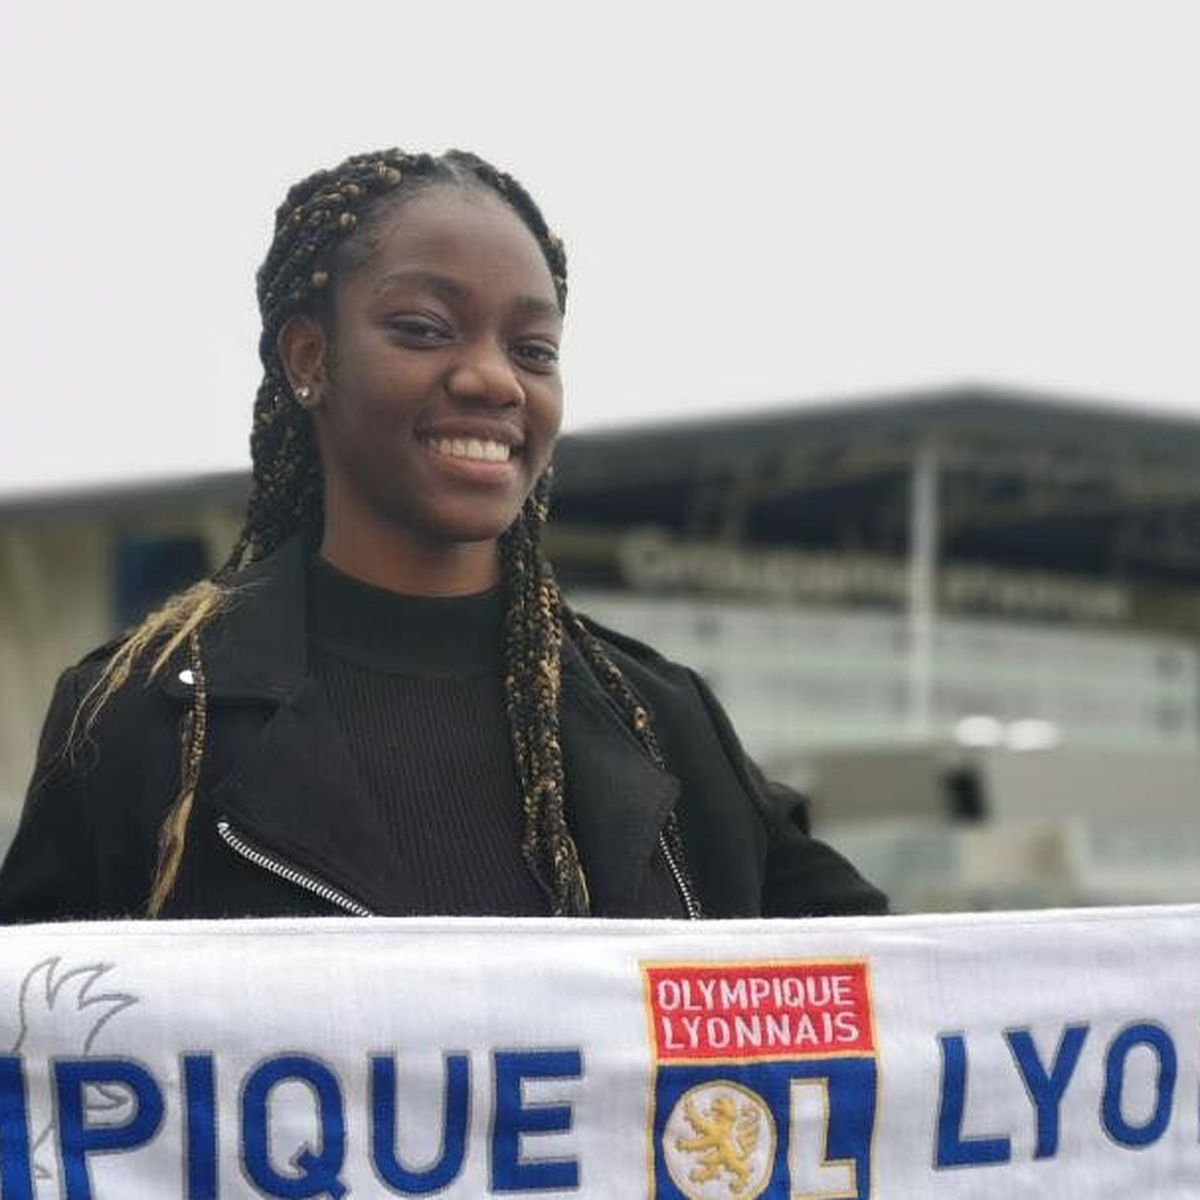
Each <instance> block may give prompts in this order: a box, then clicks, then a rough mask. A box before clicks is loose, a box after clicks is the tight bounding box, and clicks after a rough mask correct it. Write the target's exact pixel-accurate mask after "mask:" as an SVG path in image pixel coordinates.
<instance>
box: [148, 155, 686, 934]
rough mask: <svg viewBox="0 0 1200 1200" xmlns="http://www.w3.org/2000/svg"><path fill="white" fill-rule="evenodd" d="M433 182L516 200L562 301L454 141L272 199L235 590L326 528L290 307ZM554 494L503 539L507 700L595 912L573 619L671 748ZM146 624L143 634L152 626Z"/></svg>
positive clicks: (548, 243)
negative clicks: (604, 615)
mask: <svg viewBox="0 0 1200 1200" xmlns="http://www.w3.org/2000/svg"><path fill="white" fill-rule="evenodd" d="M439 184H440V185H445V184H453V185H458V186H464V187H480V188H485V189H487V190H489V191H491V192H493V193H495V194H497V195H499V196H500V197H501V198H502V199H503V200H504V201H505V202H506V203H507V204H508V205H509V206H510V207H511V208H512V209H513V211H514V212H516V214H517V215H518V216H519V217H520V218H521V220H522V221H523V222H524V224H525V225H526V227H527V228H528V229H529V230H530V232H531V233H532V234H533V236H534V237H535V238H536V239H537V242H538V245H539V246H540V247H541V250H542V254H543V255H544V257H545V260H546V264H547V266H548V267H549V269H550V273H551V276H552V278H553V281H554V287H555V292H556V294H557V297H558V303H559V307H560V309H561V310H564V311H565V308H566V298H567V264H566V255H565V253H564V251H563V246H562V243H561V242H560V241H559V239H558V238H557V237H555V236H554V234H552V233H551V232H550V229H549V228H548V226H547V225H546V222H545V219H544V218H543V216H542V214H541V211H540V210H539V209H538V207H537V205H536V204H535V203H534V201H533V199H532V198H531V197H530V195H529V194H528V192H526V191H525V189H524V188H523V187H522V186H521V185H520V184H519V183H518V182H517V181H516V180H515V179H513V178H512V177H511V176H509V175H506V174H504V173H503V172H502V171H499V170H497V169H496V168H495V167H493V166H491V165H490V164H489V163H486V162H484V161H483V159H481V158H478V157H476V156H475V155H473V154H467V153H464V152H461V151H456V150H451V151H448V152H447V153H446V154H444V155H442V156H440V157H436V158H435V157H433V156H431V155H428V154H405V153H403V152H402V151H400V150H384V151H380V152H377V153H372V154H359V155H355V156H353V157H352V158H349V159H347V160H346V161H345V162H343V163H342V164H341V165H340V166H337V167H335V168H334V169H332V170H328V171H317V172H316V173H315V174H313V175H310V176H309V177H308V178H307V179H304V180H302V181H301V182H299V183H297V184H296V185H295V186H294V187H292V188H291V189H290V190H289V191H288V194H287V197H286V199H285V200H284V202H283V204H281V205H280V207H279V209H278V210H277V211H276V214H275V236H274V239H273V241H272V243H271V247H270V249H269V250H268V252H267V256H266V259H265V260H264V261H263V264H262V266H261V267H260V268H259V271H258V275H257V284H258V301H259V309H260V312H261V314H262V333H261V336H260V338H259V358H260V360H261V361H262V366H263V379H262V383H261V384H260V386H259V389H258V394H257V397H256V399H255V403H254V421H253V427H252V430H251V435H250V451H251V458H252V462H253V485H252V489H251V494H250V499H249V502H248V504H247V510H246V519H245V522H244V524H243V527H242V530H241V533H240V534H239V536H238V538H237V541H236V543H235V545H234V548H233V550H232V552H231V553H230V556H229V558H228V559H227V560H226V562H225V564H224V565H223V566H222V567H221V568H220V570H219V571H218V572H217V574H216V576H215V577H214V582H215V583H216V584H217V585H220V586H221V587H224V588H228V587H230V586H232V585H233V584H235V583H236V577H237V575H238V573H239V572H240V571H241V570H242V569H243V568H245V567H246V566H248V565H249V564H250V563H253V562H256V561H257V560H259V559H261V558H263V557H265V556H266V555H268V554H270V553H271V552H272V551H273V550H275V549H276V548H277V547H278V546H279V545H280V544H281V543H282V542H283V541H285V540H286V539H287V538H288V537H289V536H291V535H292V534H293V533H295V532H296V531H298V530H300V529H309V530H313V531H315V530H319V529H320V527H321V522H322V518H323V507H322V491H321V474H320V464H319V461H318V456H317V450H316V442H315V436H314V432H313V425H312V419H311V416H310V414H309V413H308V412H307V411H306V410H304V409H303V408H301V407H300V405H299V404H297V403H296V402H295V401H294V399H293V397H292V395H291V390H290V387H289V385H288V381H287V379H286V376H285V375H284V371H283V364H282V363H281V362H280V359H279V355H278V352H277V349H276V345H277V339H278V336H279V333H280V330H281V329H282V328H283V326H284V324H285V323H286V322H287V321H288V320H289V318H291V317H292V316H295V315H296V314H300V313H304V314H307V315H310V316H313V317H315V318H316V319H318V320H326V319H328V317H329V315H330V300H329V297H330V295H331V293H332V291H333V282H334V280H335V279H336V278H337V277H338V276H339V275H340V274H342V273H345V272H348V271H352V270H353V269H354V268H355V267H356V266H357V265H359V264H360V263H361V262H363V261H365V260H366V258H368V257H369V255H370V253H371V250H372V248H373V241H372V237H373V234H374V232H375V229H376V225H377V223H378V221H379V219H380V217H381V216H382V215H383V214H384V213H386V212H387V211H388V210H389V208H390V204H391V203H395V202H397V201H399V200H400V199H401V198H404V197H407V196H409V195H410V194H412V193H413V192H414V191H415V190H417V189H419V188H422V187H430V186H436V185H439ZM549 490H550V479H549V472H547V474H546V475H545V476H543V478H542V479H540V480H539V481H538V483H537V486H536V487H535V489H534V491H533V493H532V495H531V496H530V497H529V499H528V500H527V501H526V503H525V506H524V508H523V510H522V512H521V514H520V516H519V517H518V518H517V520H516V521H515V522H514V523H513V525H512V526H511V527H510V528H509V529H508V530H507V531H506V532H505V534H504V535H503V536H502V538H501V540H500V556H501V571H502V576H503V579H504V583H505V587H506V593H507V614H506V618H505V663H506V672H505V693H506V711H507V716H508V721H509V726H510V730H511V737H512V745H513V750H514V756H515V760H516V767H517V774H518V777H519V781H520V786H521V792H522V798H523V799H522V804H523V811H524V834H523V838H522V851H523V854H524V857H525V860H526V862H527V863H528V864H529V866H530V868H531V869H532V870H533V871H534V873H535V874H536V875H537V877H538V878H539V879H540V880H541V881H542V883H543V885H544V886H545V888H546V889H547V891H548V893H549V896H550V899H551V906H552V910H553V912H554V913H555V914H558V915H586V914H587V913H588V912H589V910H590V903H589V899H588V892H587V884H586V881H585V879H584V875H583V870H582V868H581V866H580V862H579V855H578V852H577V850H576V847H575V843H574V841H573V839H572V837H571V833H570V829H569V825H568V821H567V802H566V784H565V781H564V778H563V761H562V747H561V744H560V741H559V736H560V735H559V707H560V701H561V688H562V675H561V660H560V650H561V644H562V637H563V630H564V625H565V626H566V628H567V629H568V631H569V633H570V636H571V637H572V638H573V639H574V640H576V641H577V642H578V643H579V645H580V647H581V649H582V651H583V653H584V654H585V655H586V657H587V659H588V661H589V662H590V663H591V664H592V666H593V668H594V669H595V670H596V672H597V674H598V675H599V677H600V679H601V682H602V683H603V684H604V686H605V687H606V688H608V689H609V691H610V692H611V693H612V695H613V697H614V698H615V699H616V701H617V702H618V704H619V705H620V706H621V708H622V711H623V712H624V713H625V715H626V719H627V721H628V723H629V726H630V728H631V730H632V731H633V733H634V734H635V735H636V736H637V738H638V739H639V741H640V742H641V743H642V745H643V746H644V747H645V748H646V750H647V752H648V753H649V754H650V756H651V757H652V758H653V759H654V761H655V762H657V763H659V764H660V765H662V764H663V756H662V753H661V751H660V750H659V747H658V744H657V741H656V739H655V737H654V731H653V728H652V726H651V723H650V719H649V716H648V714H647V712H646V710H645V707H644V706H643V705H642V704H641V702H640V701H639V700H638V698H637V696H636V695H635V694H634V692H633V690H632V688H631V687H630V686H629V683H628V681H627V680H626V679H625V677H624V676H623V675H622V674H621V672H620V671H619V670H618V669H617V667H616V665H615V664H614V663H613V662H612V660H611V659H610V658H609V657H608V655H607V654H606V653H605V651H604V649H603V647H602V646H601V645H600V643H599V642H598V641H597V640H596V638H595V637H594V636H593V635H592V634H590V633H589V632H588V631H587V629H586V628H585V627H584V626H583V624H582V623H581V622H580V621H579V620H578V618H577V617H575V616H574V614H572V613H571V612H570V611H569V609H567V607H566V605H565V604H564V602H563V600H562V597H561V595H560V593H559V590H558V585H557V583H556V582H555V579H554V574H553V571H552V570H551V568H550V564H549V563H548V562H547V560H546V558H545V556H544V554H543V552H542V549H541V530H542V527H543V525H544V524H545V521H546V516H547V511H548V504H549ZM165 611H166V610H163V612H165ZM213 611H216V607H215V606H214V608H213ZM185 615H186V614H185ZM178 620H179V618H178V617H175V616H173V617H172V618H171V620H170V621H169V620H168V619H167V618H166V617H164V616H163V615H162V614H154V615H153V616H151V617H150V618H147V622H146V625H149V626H152V628H151V630H150V634H151V635H155V634H159V633H161V634H162V635H164V636H165V635H167V634H171V635H174V636H176V637H178V636H179V633H180V629H181V628H182V626H180V625H179V624H178ZM156 621H157V622H158V625H155V624H154V623H155V622H156ZM172 622H174V623H172ZM204 623H206V622H205V621H200V622H198V623H197V624H196V625H195V627H192V628H189V629H188V632H187V634H186V635H185V636H186V637H187V641H188V648H189V654H188V657H189V662H190V665H191V669H192V672H193V677H194V682H195V688H194V692H193V695H194V699H193V704H192V710H191V713H190V715H189V718H188V720H187V723H186V729H185V734H186V736H185V745H184V756H183V770H182V783H181V787H180V793H179V797H178V799H177V800H176V802H175V804H174V806H173V807H172V809H171V811H170V813H168V815H167V818H166V820H165V821H164V823H163V829H162V836H161V841H160V852H159V861H158V868H157V871H156V875H155V879H154V884H153V888H152V891H151V897H150V902H149V905H148V911H149V912H150V914H151V915H157V914H158V913H159V912H160V911H161V909H162V906H163V903H164V902H165V900H166V899H167V897H168V896H169V895H170V893H171V890H172V888H173V887H174V884H175V880H176V877H177V874H178V870H179V863H180V861H181V858H182V854H183V848H184V844H185V838H186V826H187V820H188V816H189V814H190V812H191V808H192V801H193V798H194V795H195V791H196V786H197V783H198V780H199V773H200V766H201V764H202V762H203V757H204V746H205V735H206V722H207V694H206V688H205V680H204V672H203V664H202V655H201V630H202V626H203V624H204ZM160 626H161V628H160ZM139 632H142V633H143V634H145V626H144V627H143V630H142V631H139ZM666 843H667V847H668V850H669V851H670V852H671V853H672V856H673V858H674V860H675V862H676V865H677V866H678V867H679V868H680V870H681V871H682V872H684V879H685V881H686V865H685V864H686V858H685V856H684V853H683V846H682V841H681V838H680V835H679V828H678V824H677V822H676V821H675V818H674V816H673V815H672V817H671V818H670V821H669V824H668V827H667V830H666ZM693 890H694V889H693Z"/></svg>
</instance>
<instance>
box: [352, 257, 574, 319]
mask: <svg viewBox="0 0 1200 1200" xmlns="http://www.w3.org/2000/svg"><path fill="white" fill-rule="evenodd" d="M398 284H399V285H403V284H408V285H410V286H411V285H413V284H415V285H417V286H418V287H427V288H429V289H430V290H431V291H433V292H436V293H437V294H438V295H440V296H441V297H443V298H444V299H446V300H466V299H468V298H469V295H470V292H469V289H468V288H466V287H464V286H463V284H461V283H460V282H459V281H458V280H457V279H453V278H451V277H450V276H449V275H442V274H441V273H440V272H438V271H426V270H423V269H422V268H420V267H410V268H405V269H402V270H399V271H389V272H388V273H387V274H386V275H384V276H382V277H381V278H380V279H379V280H378V282H377V283H376V284H375V294H376V295H379V294H381V293H382V292H385V291H386V290H387V289H388V288H389V287H393V286H396V285H398ZM513 308H514V309H515V310H516V311H517V312H518V313H519V314H520V315H521V316H523V317H531V318H535V319H537V318H545V317H554V318H556V319H557V318H558V317H559V316H561V315H562V314H561V313H560V312H559V308H558V303H557V302H556V301H554V300H548V299H547V298H546V297H544V296H518V297H517V298H516V300H515V301H514V302H513Z"/></svg>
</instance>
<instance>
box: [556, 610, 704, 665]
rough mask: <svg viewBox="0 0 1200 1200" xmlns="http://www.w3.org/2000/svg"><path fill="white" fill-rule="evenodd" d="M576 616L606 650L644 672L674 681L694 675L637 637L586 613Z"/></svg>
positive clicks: (578, 613)
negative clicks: (615, 652)
mask: <svg viewBox="0 0 1200 1200" xmlns="http://www.w3.org/2000/svg"><path fill="white" fill-rule="evenodd" d="M575 615H576V616H577V617H578V618H579V619H580V621H582V622H583V624H584V626H585V627H586V628H587V630H588V632H589V633H591V634H592V635H593V636H594V637H596V638H598V639H599V640H600V641H601V642H603V643H604V645H605V647H606V648H608V649H610V650H616V651H617V652H618V653H619V654H620V655H621V657H622V659H623V660H628V661H629V662H632V663H634V664H636V665H637V666H638V667H640V668H641V669H642V670H644V671H647V672H648V673H650V674H654V675H659V676H665V677H668V678H670V679H671V680H672V681H678V680H683V679H687V678H688V677H690V676H691V674H692V673H691V671H690V670H689V669H688V668H687V667H685V666H683V665H682V664H681V663H677V662H674V661H673V660H672V659H669V658H667V657H666V655H664V654H661V653H660V652H659V651H657V650H655V649H654V647H653V646H650V645H647V644H646V643H645V642H642V641H639V640H638V639H637V638H635V637H630V635H629V634H627V633H623V632H621V631H620V630H619V629H613V628H612V627H611V626H608V625H604V624H602V623H601V622H599V621H597V620H595V619H594V618H593V617H589V616H588V615H587V614H586V613H580V612H577V613H576V614H575Z"/></svg>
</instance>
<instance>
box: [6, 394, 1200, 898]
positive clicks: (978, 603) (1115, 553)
mask: <svg viewBox="0 0 1200 1200" xmlns="http://www.w3.org/2000/svg"><path fill="white" fill-rule="evenodd" d="M557 462H558V467H557V487H556V501H555V517H554V521H553V522H552V526H551V530H550V532H549V535H548V543H549V547H550V550H551V554H552V557H553V559H554V561H555V563H556V566H557V569H558V572H559V575H560V578H561V580H562V582H563V584H564V588H565V590H566V591H567V592H568V594H569V595H570V597H571V598H572V601H573V602H574V603H575V604H576V605H577V607H579V608H581V609H583V610H584V611H586V612H589V613H591V614H592V615H594V616H595V617H597V618H598V619H599V620H601V621H604V622H606V623H608V624H611V625H613V626H615V627H617V628H619V629H621V630H623V631H625V632H627V633H629V634H632V635H633V636H635V637H641V638H643V639H644V640H646V641H648V642H650V643H651V644H653V645H654V646H655V647H656V648H658V649H660V650H661V651H662V652H663V653H665V654H667V655H669V656H671V657H674V658H678V659H680V660H681V661H684V662H687V663H689V664H691V665H693V666H694V667H696V668H697V669H698V670H700V671H701V672H702V673H703V674H704V675H705V676H706V677H707V678H708V679H709V680H710V682H711V683H712V684H713V686H714V687H715V689H716V690H717V692H718V694H719V695H720V696H721V697H722V699H723V701H724V703H725V704H726V705H727V706H728V708H729V710H730V712H731V714H732V716H733V718H734V722H735V725H736V726H737V728H738V730H739V732H740V734H741V736H742V738H743V740H744V742H745V743H746V746H747V749H748V750H749V751H750V752H751V753H752V754H753V755H754V756H755V757H756V758H757V759H758V760H759V761H760V762H761V763H762V764H763V766H764V767H765V768H766V769H767V770H768V771H769V772H772V773H774V774H775V775H777V776H779V777H782V778H785V779H788V780H790V781H792V782H793V783H795V784H797V785H798V786H800V787H802V788H804V789H805V790H806V791H808V793H809V794H810V795H811V796H812V799H813V805H814V814H815V817H816V820H817V822H818V824H819V825H820V826H822V827H824V828H825V829H826V830H827V831H828V832H829V833H830V834H831V835H832V836H834V837H835V838H836V839H837V840H838V841H839V843H840V844H842V845H844V846H846V847H847V848H848V849H849V852H850V853H851V855H852V856H855V857H857V858H858V859H859V860H861V861H862V862H863V864H864V866H865V869H866V870H867V871H869V872H871V873H873V874H874V875H875V876H876V877H877V878H879V879H880V881H881V882H883V883H884V884H885V885H886V886H888V887H890V888H891V889H892V891H893V893H894V894H895V896H896V898H897V901H898V903H899V905H900V907H909V908H940V907H963V906H971V907H993V906H1010V905H1042V904H1055V903H1065V904H1071V903H1090V902H1109V901H1118V902H1121V901H1142V900H1146V901H1153V900H1173V899H1196V898H1198V897H1197V892H1198V891H1200V884H1198V883H1197V881H1200V831H1198V830H1197V828H1196V827H1197V825H1198V823H1197V822H1196V821H1195V816H1196V811H1195V810H1196V804H1197V801H1196V796H1197V785H1198V784H1200V422H1197V421H1194V420H1191V419H1186V418H1180V417H1167V416H1162V415H1157V414H1151V413H1147V412H1139V411H1133V410H1129V409H1121V408H1115V407H1112V406H1104V405H1096V404H1085V403H1079V402H1073V401H1067V400H1064V399H1061V398H1058V397H1051V396H1045V395H1039V394H1035V393H1028V392H1020V391H1015V390H1011V389H1000V388H987V387H976V386H963V387H954V388H945V389H940V390H937V391H930V392H922V393H911V394H905V395H900V396H889V397H880V398H876V399H870V400H860V401H853V402H845V401H843V402H839V403H830V404H828V405H816V406H814V405H806V406H804V407H795V408H784V409H777V410H773V411H768V412H762V413H754V414H748V415H747V414H739V415H737V416H730V417H728V418H716V419H704V420H696V421H692V422H684V423H673V424H662V425H647V426H636V427H628V428H623V429H618V430H610V431H606V432H603V433H591V434H586V435H578V436H573V437H568V438H565V439H564V440H563V442H562V444H561V446H560V451H559V454H558V458H557ZM247 486H248V481H247V479H246V477H245V476H244V475H243V474H241V473H230V474H222V475H214V476H207V477H204V478H200V479H191V480H171V481H163V482H161V483H157V484H145V485H139V486H137V487H130V488H127V489H121V490H110V491H106V492H103V493H91V494H83V493H79V494H74V495H46V496H35V497H24V498H9V499H7V500H0V679H2V680H3V684H2V687H0V705H2V706H3V707H2V708H0V764H2V765H0V801H3V804H4V807H3V809H0V813H2V814H3V816H0V822H3V821H8V822H9V823H11V821H12V819H13V818H14V816H15V809H16V806H17V804H18V798H19V793H20V791H21V789H22V788H23V786H24V781H25V778H26V775H27V773H28V769H29V766H30V763H31V759H32V752H33V750H32V748H33V741H34V738H35V736H36V730H37V724H38V722H39V720H40V717H41V713H42V711H43V708H44V705H45V702H46V698H47V696H48V694H49V689H50V686H51V684H52V682H53V678H54V676H55V674H56V672H57V670H58V669H59V667H60V666H61V664H62V663H63V662H65V661H67V660H69V659H71V658H72V657H74V656H76V655H77V654H78V653H79V652H81V651H82V650H84V649H86V648H87V647H88V646H89V645H91V644H95V643H96V642H97V641H99V640H101V639H102V638H103V637H105V636H108V635H110V634H111V633H112V632H113V631H115V630H116V629H118V628H120V627H122V626H123V625H124V624H126V623H128V622H129V621H132V620H134V619H136V617H137V616H138V615H140V613H142V612H144V611H145V610H146V609H147V608H148V607H149V606H151V605H152V604H154V603H157V602H158V601H159V600H160V599H162V598H163V596H164V595H166V594H167V593H169V592H170V591H171V590H174V589H175V588H177V587H179V586H181V585H183V584H186V583H187V582H190V581H191V580H192V579H193V578H195V577H197V576H198V575H199V574H201V573H202V572H203V571H205V570H207V569H210V568H211V566H212V565H214V564H215V563H216V562H218V561H220V559H221V557H222V556H223V552H224V550H225V549H226V548H227V546H228V545H229V544H230V542H231V540H232V537H233V534H234V532H235V531H236V527H237V523H238V519H239V514H240V510H241V507H242V504H243V501H244V498H245V494H246V490H247ZM0 836H2V834H0Z"/></svg>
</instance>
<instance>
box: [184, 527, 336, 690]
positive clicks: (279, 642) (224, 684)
mask: <svg viewBox="0 0 1200 1200" xmlns="http://www.w3.org/2000/svg"><path fill="white" fill-rule="evenodd" d="M311 554H312V543H311V542H310V540H309V538H308V537H307V536H306V535H305V534H302V533H297V534H294V535H293V536H292V537H290V538H289V539H288V540H287V541H286V542H284V543H283V545H282V546H280V547H279V549H278V550H276V551H275V553H274V554H271V555H268V556H267V557H266V558H264V559H260V560H259V561H258V562H256V563H254V564H253V565H252V566H250V567H247V568H246V570H244V571H242V572H241V573H240V574H239V575H238V576H237V577H236V581H235V582H234V583H233V584H232V586H231V591H230V594H229V596H228V598H227V600H226V607H225V610H224V611H223V612H222V613H221V614H220V615H219V617H218V618H217V620H216V621H214V622H213V624H212V626H211V629H212V634H211V636H210V637H209V638H208V639H206V642H205V646H204V669H205V682H206V683H207V686H208V695H209V698H210V699H211V700H263V701H275V702H278V701H280V700H282V699H283V698H284V697H285V696H288V695H290V694H291V693H292V692H293V691H294V690H295V689H296V688H297V687H298V686H299V684H300V682H301V680H303V678H304V676H305V674H306V673H307V670H308V641H307V630H306V617H305V599H304V598H305V594H306V591H307V584H306V578H305V577H306V574H307V571H308V560H309V557H310V556H311ZM181 665H182V664H181ZM163 688H164V690H165V691H166V692H168V693H169V694H170V695H172V696H176V697H178V698H187V697H188V696H190V695H191V692H192V689H191V684H190V682H188V681H187V679H186V678H185V677H183V676H182V675H181V674H180V670H179V667H177V668H176V669H175V670H172V671H170V672H169V673H166V674H165V675H164V677H163Z"/></svg>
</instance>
